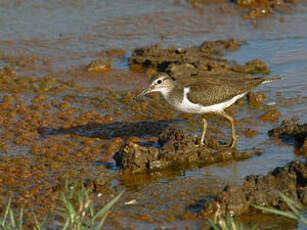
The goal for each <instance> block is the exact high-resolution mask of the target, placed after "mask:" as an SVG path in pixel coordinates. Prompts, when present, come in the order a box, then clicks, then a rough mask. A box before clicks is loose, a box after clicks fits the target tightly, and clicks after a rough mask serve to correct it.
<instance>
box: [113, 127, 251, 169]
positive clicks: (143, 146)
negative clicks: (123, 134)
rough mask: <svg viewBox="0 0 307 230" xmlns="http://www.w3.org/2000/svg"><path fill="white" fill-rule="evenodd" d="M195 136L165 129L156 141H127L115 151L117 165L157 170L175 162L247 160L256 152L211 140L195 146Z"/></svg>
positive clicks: (126, 167) (209, 162)
mask: <svg viewBox="0 0 307 230" xmlns="http://www.w3.org/2000/svg"><path fill="white" fill-rule="evenodd" d="M198 141H199V140H198V138H195V137H192V136H186V135H184V134H183V131H182V130H178V129H174V128H171V127H170V128H167V129H166V130H165V131H164V132H163V133H162V134H161V135H160V137H159V139H158V142H151V141H150V142H143V143H135V142H131V141H127V142H126V143H125V144H124V145H123V146H122V147H121V148H120V150H119V151H118V152H117V153H116V154H115V156H114V159H115V161H116V163H117V165H118V166H120V167H121V168H123V169H126V170H128V171H130V172H144V171H146V170H157V169H163V168H166V167H171V166H174V165H178V164H188V163H196V162H197V163H202V164H212V163H215V162H223V161H230V160H242V159H247V158H250V157H251V156H252V154H253V153H256V152H238V151H237V150H235V149H230V148H227V147H226V148H225V147H224V146H220V145H219V144H217V143H213V141H211V142H210V143H209V145H211V146H214V147H215V148H209V147H206V146H204V147H199V146H198V145H196V143H198Z"/></svg>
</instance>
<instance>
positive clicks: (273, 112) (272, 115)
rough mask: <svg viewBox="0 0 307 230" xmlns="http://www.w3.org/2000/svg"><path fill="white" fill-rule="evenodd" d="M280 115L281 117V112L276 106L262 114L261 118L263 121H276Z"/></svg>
mask: <svg viewBox="0 0 307 230" xmlns="http://www.w3.org/2000/svg"><path fill="white" fill-rule="evenodd" d="M280 117H281V115H280V112H279V111H278V110H277V109H276V108H273V109H269V110H268V111H267V112H265V113H264V114H262V115H261V116H260V117H259V118H260V119H261V120H263V121H267V122H274V121H278V120H279V118H280Z"/></svg>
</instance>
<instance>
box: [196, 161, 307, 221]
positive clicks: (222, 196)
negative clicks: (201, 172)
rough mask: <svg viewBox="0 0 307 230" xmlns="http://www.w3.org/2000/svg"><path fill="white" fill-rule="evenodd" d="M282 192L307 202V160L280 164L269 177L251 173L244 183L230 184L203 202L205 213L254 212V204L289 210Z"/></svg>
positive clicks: (302, 202) (301, 202)
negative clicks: (209, 199) (239, 184)
mask: <svg viewBox="0 0 307 230" xmlns="http://www.w3.org/2000/svg"><path fill="white" fill-rule="evenodd" d="M280 193H283V194H285V195H286V196H288V197H289V198H290V199H292V200H293V201H295V202H296V203H297V204H303V205H307V163H306V161H305V162H301V161H293V162H290V163H288V164H286V165H285V166H284V167H277V168H275V169H274V170H272V171H271V172H269V173H268V174H267V175H266V176H263V175H250V176H247V177H246V178H245V180H244V182H243V184H242V185H241V186H234V185H227V186H225V187H224V189H223V190H222V191H221V192H219V193H217V194H216V196H215V197H214V198H213V199H212V200H211V201H208V202H207V203H206V204H205V202H204V205H203V208H204V209H203V210H202V212H203V214H204V215H212V214H213V215H216V216H218V215H219V214H221V215H225V214H227V213H230V214H231V215H240V214H243V213H246V212H248V211H251V209H253V208H252V205H260V206H265V207H274V208H277V209H282V210H286V209H288V207H287V205H286V204H285V203H284V202H283V201H282V199H281V197H280Z"/></svg>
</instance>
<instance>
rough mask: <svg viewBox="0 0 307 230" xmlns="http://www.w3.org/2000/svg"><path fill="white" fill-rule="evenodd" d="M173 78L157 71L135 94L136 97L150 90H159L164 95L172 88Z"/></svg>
mask: <svg viewBox="0 0 307 230" xmlns="http://www.w3.org/2000/svg"><path fill="white" fill-rule="evenodd" d="M174 85H175V79H174V78H172V77H170V76H169V75H168V74H166V73H157V74H155V75H154V76H152V78H151V79H150V81H149V84H148V86H147V87H146V88H145V89H144V90H143V91H142V92H141V93H140V94H139V95H138V96H137V98H139V97H141V96H144V95H146V94H148V93H151V92H161V94H162V95H163V96H164V97H165V96H167V95H168V93H169V92H170V91H171V90H172V89H173V87H174Z"/></svg>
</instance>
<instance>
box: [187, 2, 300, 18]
mask: <svg viewBox="0 0 307 230" xmlns="http://www.w3.org/2000/svg"><path fill="white" fill-rule="evenodd" d="M189 2H190V3H191V4H192V6H193V7H194V8H196V9H198V10H199V11H200V12H203V11H204V6H205V4H212V2H213V4H214V3H215V4H218V3H221V2H224V4H222V5H221V7H220V10H221V11H222V12H224V13H226V14H229V13H232V14H235V13H240V12H241V13H242V18H243V19H255V18H257V17H261V16H266V15H272V14H274V13H282V14H289V13H293V12H294V10H295V7H296V6H295V3H297V2H300V1H298V0H287V1H271V0H260V1H259V0H237V1H233V0H231V1H227V0H225V1H216V2H214V1H202V0H189ZM281 22H283V20H282V19H281Z"/></svg>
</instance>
